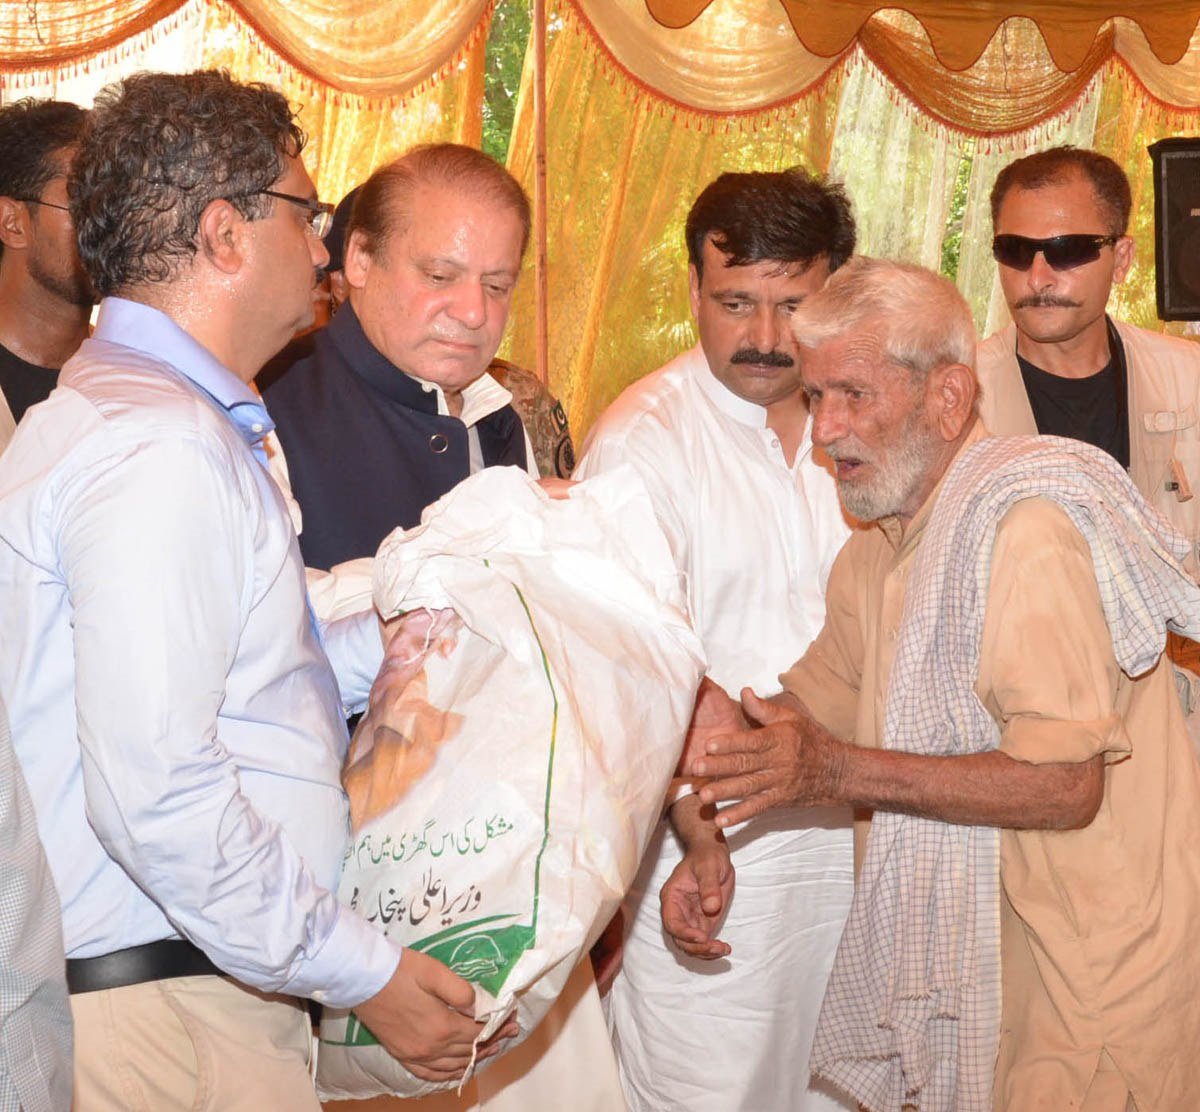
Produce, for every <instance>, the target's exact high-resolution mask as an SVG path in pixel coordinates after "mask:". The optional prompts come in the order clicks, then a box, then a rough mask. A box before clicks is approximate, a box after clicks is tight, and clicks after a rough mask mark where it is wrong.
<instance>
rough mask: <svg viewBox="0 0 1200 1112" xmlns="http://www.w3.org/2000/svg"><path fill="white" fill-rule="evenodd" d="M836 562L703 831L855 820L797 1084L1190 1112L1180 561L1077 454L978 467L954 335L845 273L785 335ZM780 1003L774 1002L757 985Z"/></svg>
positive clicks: (904, 279) (1090, 457) (1091, 459)
mask: <svg viewBox="0 0 1200 1112" xmlns="http://www.w3.org/2000/svg"><path fill="white" fill-rule="evenodd" d="M792 324H793V328H794V329H795V333H796V337H797V341H798V344H799V350H800V352H801V371H802V378H803V382H804V389H805V391H806V393H807V395H808V398H809V404H810V406H811V412H812V420H813V440H814V442H815V443H816V444H818V445H819V446H821V447H823V448H824V449H825V450H826V451H827V452H828V454H829V455H830V457H831V458H833V459H834V460H835V463H836V468H837V481H838V488H839V491H840V493H841V496H842V498H843V501H844V503H845V505H846V507H847V509H848V510H850V511H851V512H852V513H854V514H855V515H856V516H858V517H860V518H862V519H863V520H866V521H873V522H874V523H875V526H876V527H875V528H871V529H867V530H865V531H863V532H861V533H859V534H856V535H855V536H853V537H852V538H851V540H850V541H849V542H848V543H847V545H846V547H845V548H844V549H843V550H842V553H841V555H840V556H839V557H838V560H837V562H836V564H835V566H834V569H833V572H832V574H831V576H830V580H829V588H828V594H827V615H828V616H827V619H826V624H825V627H824V629H823V630H822V632H821V633H820V635H819V636H818V637H817V639H816V640H815V641H814V642H813V644H812V646H811V647H810V648H809V650H808V651H807V652H806V653H805V654H804V656H803V657H802V658H801V660H800V661H799V662H798V663H797V664H796V665H795V666H793V668H792V669H790V670H789V671H788V672H787V673H785V674H784V675H783V676H782V677H781V682H782V684H783V686H784V689H785V690H784V693H783V694H781V695H779V696H776V697H775V698H773V699H772V700H770V701H766V700H761V699H758V698H757V697H756V696H755V695H754V693H753V692H751V691H749V690H748V689H747V690H746V691H744V692H743V698H742V705H743V708H744V711H745V714H746V715H747V716H748V717H749V718H750V719H751V720H752V721H753V722H754V723H755V725H754V727H753V728H748V729H744V730H741V731H737V732H733V733H731V734H728V735H727V736H724V737H717V738H710V739H709V740H708V741H707V742H706V744H705V745H704V746H703V748H704V750H705V752H704V753H702V754H699V755H697V756H695V757H694V758H692V760H691V761H690V767H689V771H691V772H692V773H694V774H695V775H698V776H703V777H708V778H710V782H709V783H708V784H707V785H705V786H704V787H703V788H702V789H701V792H700V795H701V799H702V800H704V801H705V802H709V803H717V802H722V801H729V800H740V801H741V802H739V803H736V804H735V805H733V806H730V807H727V808H725V809H724V810H722V811H721V812H720V813H719V816H718V817H717V819H716V825H717V826H718V827H719V828H720V827H725V826H728V825H730V824H732V823H736V822H741V821H744V820H745V819H747V818H749V817H750V816H752V815H756V814H759V813H760V812H762V811H764V810H767V809H768V808H771V807H778V806H784V805H794V804H797V803H801V804H807V805H816V804H843V805H845V804H850V805H853V806H855V807H857V808H863V809H868V810H873V812H874V815H873V818H872V819H871V823H870V828H869V834H868V835H867V837H866V839H865V860H864V861H863V862H862V865H861V869H860V872H859V875H858V878H857V883H856V893H855V900H854V904H853V907H852V909H851V912H850V918H849V921H848V923H847V927H846V932H845V934H844V936H843V939H842V943H841V946H840V947H839V951H838V956H837V959H836V961H835V964H834V969H833V972H832V974H831V977H830V982H829V988H828V990H827V992H826V996H825V1000H824V1003H823V1005H822V1010H821V1016H820V1019H819V1021H818V1028H817V1034H816V1038H815V1041H814V1046H813V1053H812V1058H811V1062H810V1066H811V1068H812V1070H813V1072H814V1074H816V1075H818V1076H821V1077H824V1078H826V1079H828V1080H829V1081H831V1082H833V1083H834V1084H835V1085H837V1086H838V1087H839V1088H841V1089H844V1090H845V1091H847V1092H848V1093H850V1094H851V1095H853V1096H854V1097H856V1098H857V1099H858V1100H859V1101H860V1102H861V1103H862V1105H863V1106H865V1107H867V1108H870V1109H872V1110H873V1112H883V1110H885V1109H897V1110H898V1109H900V1108H903V1107H905V1106H907V1105H916V1106H919V1107H920V1108H922V1109H946V1110H949V1109H960V1110H970V1109H986V1108H992V1107H994V1108H997V1109H1012V1110H1016V1109H1020V1110H1022V1112H1024V1110H1028V1109H1045V1110H1050V1109H1061V1108H1082V1109H1085V1110H1088V1112H1109V1110H1111V1112H1124V1110H1125V1109H1127V1108H1131V1107H1135V1106H1136V1107H1137V1108H1141V1109H1149V1108H1161V1109H1182V1108H1195V1107H1200V1070H1198V1069H1197V1068H1196V1067H1195V1066H1194V1065H1193V1064H1192V1060H1193V1058H1194V1055H1192V1053H1191V1051H1192V1044H1193V1042H1194V1032H1195V1031H1196V1030H1197V1029H1200V1027H1198V1025H1200V994H1197V992H1196V984H1197V982H1198V979H1200V954H1198V952H1197V949H1196V947H1195V945H1194V944H1193V941H1192V938H1191V930H1192V928H1191V924H1192V923H1194V922H1195V919H1196V916H1197V914H1198V913H1200V861H1198V859H1197V856H1196V854H1195V852H1194V846H1195V845H1196V839H1197V837H1198V836H1200V765H1198V764H1197V762H1196V760H1195V758H1194V756H1193V754H1192V752H1191V750H1190V746H1189V743H1188V739H1187V734H1186V731H1185V729H1184V724H1183V720H1182V716H1181V713H1180V708H1179V705H1178V701H1177V699H1176V697H1175V691H1174V684H1173V681H1172V677H1171V672H1170V669H1169V668H1167V667H1161V666H1160V661H1161V655H1162V650H1163V644H1164V641H1165V635H1166V629H1167V625H1168V623H1170V624H1171V625H1172V627H1173V628H1185V627H1186V625H1187V623H1186V620H1185V619H1184V618H1183V616H1184V615H1193V616H1194V615H1197V614H1198V613H1200V591H1198V590H1197V588H1196V587H1195V585H1194V583H1192V582H1191V581H1190V580H1189V579H1188V578H1187V577H1186V576H1185V575H1184V573H1183V571H1182V567H1181V565H1180V563H1179V560H1180V559H1181V558H1182V557H1183V556H1185V555H1186V554H1187V551H1188V546H1187V542H1186V541H1184V540H1183V539H1182V538H1181V537H1179V536H1178V535H1177V534H1175V533H1173V532H1171V530H1170V529H1169V527H1168V526H1167V525H1166V523H1165V521H1164V520H1163V519H1162V518H1161V517H1159V516H1158V515H1157V514H1155V513H1154V512H1153V511H1152V510H1150V509H1149V506H1148V504H1147V503H1146V502H1145V500H1144V499H1143V498H1142V497H1141V496H1140V495H1139V494H1138V493H1137V491H1136V489H1135V488H1134V487H1133V484H1132V483H1131V482H1130V481H1129V479H1128V476H1126V475H1125V473H1124V472H1123V471H1122V470H1121V468H1120V467H1119V466H1118V465H1116V464H1115V463H1114V462H1113V461H1112V460H1111V459H1110V458H1109V457H1108V456H1107V455H1105V454H1104V453H1103V452H1100V451H1099V450H1098V449H1095V448H1093V447H1091V446H1090V445H1084V444H1079V443H1076V442H1074V441H1068V440H1062V439H1058V438H1045V437H1043V438H1032V437H1012V438H992V437H990V436H989V435H988V433H987V431H986V429H985V428H984V427H983V425H982V424H981V422H980V421H979V419H978V415H977V409H976V405H977V400H978V387H977V383H976V379H975V374H974V371H973V369H972V364H973V360H974V335H973V328H972V324H971V317H970V313H969V310H968V308H967V306H966V304H965V303H964V302H963V300H962V298H961V296H960V295H959V294H958V293H957V291H955V290H954V288H953V286H952V285H951V284H950V283H949V282H948V281H946V280H945V279H943V278H939V277H938V276H936V275H934V274H932V273H930V272H928V271H924V270H921V269H920V268H917V267H911V266H905V265H902V264H899V263H889V262H884V261H880V260H872V259H858V260H854V261H852V262H851V263H850V264H848V265H847V266H846V267H844V268H843V269H842V270H840V271H839V272H838V273H837V274H835V275H834V276H833V277H832V278H831V279H830V281H829V283H828V284H827V286H826V287H825V288H824V289H823V290H821V291H819V292H817V293H815V294H813V295H812V296H811V297H810V298H808V299H807V300H806V301H805V302H804V303H803V304H802V305H801V306H799V307H798V308H797V309H796V311H795V313H794V314H793V317H792ZM782 975H784V972H783V971H781V976H782Z"/></svg>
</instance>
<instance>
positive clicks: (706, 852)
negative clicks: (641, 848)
mask: <svg viewBox="0 0 1200 1112" xmlns="http://www.w3.org/2000/svg"><path fill="white" fill-rule="evenodd" d="M658 898H659V903H660V904H661V909H662V924H663V930H664V931H666V932H667V935H668V937H669V938H670V939H671V941H672V942H674V943H675V945H676V946H678V947H679V949H681V950H682V951H683V952H684V953H685V954H690V955H691V956H692V957H694V958H704V959H705V960H706V961H712V960H714V959H716V958H723V957H727V956H728V955H729V953H730V951H731V949H732V947H730V945H729V943H728V942H722V941H721V940H720V939H719V938H716V937H714V936H715V935H716V933H717V928H718V927H719V926H720V924H721V921H722V920H723V919H724V917H725V912H726V911H727V910H728V909H729V901H730V900H731V899H732V898H733V863H732V862H731V861H730V859H729V850H728V848H727V847H726V845H725V843H724V841H721V842H710V843H708V844H707V845H705V846H704V847H703V848H700V849H689V850H688V852H687V853H686V854H685V855H684V858H683V860H682V861H680V862H679V864H678V865H676V866H675V870H674V872H672V873H671V875H670V876H669V877H667V879H666V882H665V883H664V884H663V886H662V891H661V892H660V893H659V896H658Z"/></svg>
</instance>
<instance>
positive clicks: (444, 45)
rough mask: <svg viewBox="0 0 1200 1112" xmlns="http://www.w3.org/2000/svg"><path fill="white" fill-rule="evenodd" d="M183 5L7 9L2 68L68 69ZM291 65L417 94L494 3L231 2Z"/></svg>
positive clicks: (92, 2) (330, 78)
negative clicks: (416, 91)
mask: <svg viewBox="0 0 1200 1112" xmlns="http://www.w3.org/2000/svg"><path fill="white" fill-rule="evenodd" d="M185 3H186V0H118V2H113V0H0V58H2V59H3V63H2V68H3V69H4V70H6V71H9V72H12V71H16V70H48V69H53V68H56V67H60V66H63V65H70V64H74V63H76V62H79V61H81V60H82V59H84V58H88V57H91V56H94V55H97V54H101V53H103V52H104V51H106V50H110V49H111V48H112V47H114V46H116V45H117V44H119V43H123V42H125V41H126V40H128V39H130V38H132V37H133V36H135V35H139V34H141V33H143V32H145V31H147V30H148V29H149V28H151V27H152V26H153V25H155V24H156V23H159V22H160V21H162V20H164V19H167V18H168V17H169V16H171V15H173V14H174V13H175V12H177V11H178V10H179V9H180V8H182V7H184V6H185ZM229 3H230V6H231V7H232V8H233V9H235V10H236V12H237V14H238V15H239V16H240V17H241V18H242V19H243V20H244V21H245V22H246V23H247V24H249V25H250V26H251V27H252V28H254V30H255V31H256V32H257V34H258V35H259V36H260V37H261V38H262V40H263V41H264V42H266V43H267V44H268V45H269V46H270V47H271V49H272V50H274V51H275V52H276V53H277V54H278V55H279V56H280V57H281V58H283V59H284V60H285V61H286V62H287V63H288V64H289V65H290V66H292V67H293V68H295V69H297V70H300V71H302V72H304V73H306V74H308V75H309V76H310V77H312V78H314V79H316V80H317V81H319V82H321V83H322V84H324V85H328V86H332V87H333V88H334V89H338V90H340V91H341V92H344V93H353V94H357V95H359V96H366V97H396V96H401V95H403V94H405V93H408V92H410V91H412V90H414V89H416V88H417V87H418V86H419V85H420V84H421V83H422V82H423V81H426V80H428V79H429V78H431V77H433V76H434V75H436V74H437V73H438V72H439V71H440V70H441V69H443V67H445V66H446V64H447V63H448V62H450V61H451V60H452V59H453V58H454V56H455V55H457V54H458V53H459V52H460V51H461V50H462V48H463V45H464V44H465V43H466V42H467V40H468V38H469V37H470V36H471V34H472V33H473V32H474V31H475V30H476V28H477V27H479V25H480V22H481V20H482V19H483V17H484V15H485V13H486V12H487V11H488V9H489V8H490V2H489V0H229Z"/></svg>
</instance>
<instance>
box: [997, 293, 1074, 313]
mask: <svg viewBox="0 0 1200 1112" xmlns="http://www.w3.org/2000/svg"><path fill="white" fill-rule="evenodd" d="M1013 308H1014V309H1078V308H1079V302H1078V301H1072V300H1071V299H1070V298H1069V297H1061V296H1059V295H1058V294H1053V293H1031V294H1029V295H1028V296H1027V297H1023V298H1021V299H1020V301H1018V302H1017V303H1016V304H1015V305H1014V306H1013Z"/></svg>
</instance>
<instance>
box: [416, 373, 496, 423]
mask: <svg viewBox="0 0 1200 1112" xmlns="http://www.w3.org/2000/svg"><path fill="white" fill-rule="evenodd" d="M401 373H403V372H401ZM409 377H410V378H411V379H412V380H413V381H414V382H417V383H419V384H420V386H421V389H422V390H424V391H426V392H427V393H432V394H433V395H434V396H435V397H436V398H437V407H438V413H440V414H441V415H442V416H443V417H446V416H448V415H449V413H450V408H449V406H447V404H446V394H445V391H443V390H442V388H441V387H440V386H439V385H438V384H437V383H436V382H426V381H425V380H424V379H423V378H417V376H416V375H409ZM511 401H512V394H510V393H509V392H508V391H507V390H505V389H504V387H503V386H501V385H500V383H498V382H497V381H496V380H495V379H494V378H492V376H491V375H490V374H488V373H487V372H486V371H484V373H483V374H482V375H480V376H479V378H477V379H476V380H475V381H474V382H471V383H468V384H467V385H466V386H465V387H463V390H462V413H460V414H459V420H461V421H462V423H463V424H464V425H466V426H467V428H470V427H471V426H472V425H475V424H478V423H479V422H480V421H482V420H483V419H484V418H485V417H490V416H491V415H492V414H493V413H495V412H496V411H497V410H499V409H503V408H504V407H505V406H506V405H508V404H509V403H510V402H511Z"/></svg>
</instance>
